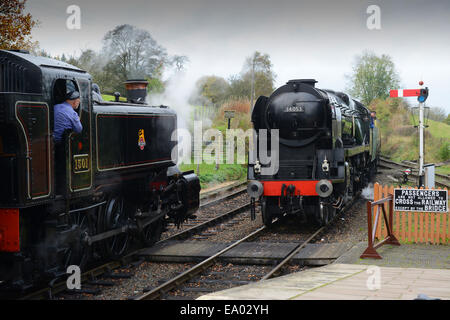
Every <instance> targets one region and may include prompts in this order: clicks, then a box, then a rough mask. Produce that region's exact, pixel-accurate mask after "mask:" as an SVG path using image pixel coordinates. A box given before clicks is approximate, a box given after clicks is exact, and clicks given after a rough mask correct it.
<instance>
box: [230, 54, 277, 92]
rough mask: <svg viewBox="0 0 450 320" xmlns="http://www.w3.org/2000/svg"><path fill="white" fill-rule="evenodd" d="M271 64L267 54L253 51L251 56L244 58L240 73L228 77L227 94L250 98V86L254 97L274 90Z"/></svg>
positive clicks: (273, 75) (273, 74)
mask: <svg viewBox="0 0 450 320" xmlns="http://www.w3.org/2000/svg"><path fill="white" fill-rule="evenodd" d="M272 66H273V65H272V62H271V61H270V56H269V55H268V54H262V53H260V52H258V51H255V53H254V54H253V55H252V56H250V57H247V58H246V60H245V63H244V66H243V68H242V71H241V73H240V74H239V75H235V76H232V77H230V79H229V81H230V89H229V92H228V95H229V96H234V97H247V98H249V99H250V98H251V96H252V87H253V92H254V98H257V97H259V96H261V95H270V94H271V93H272V92H273V90H274V86H273V83H274V81H275V73H274V72H273V71H272ZM252 82H253V86H252ZM255 100H256V99H255Z"/></svg>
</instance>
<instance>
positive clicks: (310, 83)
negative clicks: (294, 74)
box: [287, 79, 317, 87]
mask: <svg viewBox="0 0 450 320" xmlns="http://www.w3.org/2000/svg"><path fill="white" fill-rule="evenodd" d="M290 83H292V84H294V85H298V84H300V83H305V84H308V85H310V86H311V87H315V85H316V83H317V81H316V80H315V79H294V80H289V81H288V82H287V84H290Z"/></svg>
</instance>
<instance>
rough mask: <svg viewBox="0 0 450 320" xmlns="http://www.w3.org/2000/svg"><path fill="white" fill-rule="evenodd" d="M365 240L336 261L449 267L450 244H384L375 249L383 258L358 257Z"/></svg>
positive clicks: (391, 265) (414, 266) (365, 246)
mask: <svg viewBox="0 0 450 320" xmlns="http://www.w3.org/2000/svg"><path fill="white" fill-rule="evenodd" d="M366 248H367V242H360V243H358V244H357V245H355V246H354V247H353V248H352V249H351V250H349V251H347V252H346V253H344V254H343V255H342V256H340V257H339V258H338V259H337V260H336V263H352V264H364V265H377V266H385V267H402V268H409V267H411V268H433V269H450V246H448V245H432V244H402V245H401V246H393V245H389V244H385V245H383V246H381V247H380V248H378V249H377V252H378V254H380V255H381V256H382V257H383V259H380V260H378V259H360V258H359V257H360V256H361V254H362V253H363V252H364V250H365V249H366Z"/></svg>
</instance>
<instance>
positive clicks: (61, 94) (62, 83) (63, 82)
mask: <svg viewBox="0 0 450 320" xmlns="http://www.w3.org/2000/svg"><path fill="white" fill-rule="evenodd" d="M74 91H77V92H79V93H80V94H81V91H80V89H79V87H78V85H77V84H76V82H75V81H73V80H67V79H58V80H56V82H55V85H54V87H53V102H54V103H53V105H57V104H60V103H63V102H65V101H66V100H67V94H68V93H70V92H74ZM81 110H82V108H81V104H80V107H78V109H77V110H75V111H76V112H77V113H78V115H79V116H80V117H81V112H82V111H81Z"/></svg>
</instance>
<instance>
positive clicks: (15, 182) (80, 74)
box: [0, 50, 200, 290]
mask: <svg viewBox="0 0 450 320" xmlns="http://www.w3.org/2000/svg"><path fill="white" fill-rule="evenodd" d="M94 87H95V86H94ZM92 89H93V83H92V79H91V76H90V75H89V74H88V73H87V72H85V71H83V70H81V69H79V68H77V67H74V66H72V65H69V64H67V63H64V62H61V61H57V60H53V59H48V58H43V57H35V56H32V55H30V54H28V53H26V52H17V51H3V50H1V51H0V177H1V183H0V290H1V289H5V288H6V289H5V290H25V289H27V288H29V287H30V286H32V285H34V284H36V281H49V280H53V279H57V278H59V277H63V276H65V275H66V269H67V267H68V266H70V265H77V266H79V267H80V268H81V269H82V270H83V268H84V266H86V265H87V263H89V262H91V261H98V260H100V259H108V258H117V257H121V256H123V255H124V254H126V253H127V251H128V250H129V248H130V247H136V246H139V245H147V246H148V245H151V244H153V243H154V242H155V241H157V240H159V238H160V235H161V232H163V230H164V229H165V227H166V225H167V223H168V222H172V223H174V224H176V225H179V224H181V223H182V222H183V221H185V220H186V219H188V218H189V217H191V216H192V214H193V213H194V212H195V211H196V210H197V208H198V206H199V192H200V183H199V179H198V177H197V176H196V175H195V174H194V173H193V172H192V171H190V172H180V170H179V169H178V168H177V167H176V165H175V159H172V156H171V155H172V154H177V152H176V144H177V142H176V141H172V138H171V136H172V132H173V131H174V130H175V129H176V128H177V114H176V113H175V111H173V110H172V109H170V108H169V107H166V106H150V105H147V104H145V103H144V101H145V95H146V90H141V91H139V90H137V91H136V90H135V92H134V94H133V95H132V99H129V102H125V103H122V102H104V101H102V99H101V98H100V99H98V98H97V99H94V97H98V95H95V94H93V91H92ZM73 90H76V91H78V92H79V93H80V98H81V104H80V106H79V108H78V114H79V117H80V120H81V123H82V126H83V130H82V132H81V133H80V134H75V133H74V132H65V134H64V136H63V144H62V147H60V148H55V143H54V141H53V137H52V134H53V130H54V121H53V117H54V116H53V113H54V112H53V106H54V105H56V104H58V103H61V102H63V101H64V100H65V96H66V93H67V92H69V91H73ZM139 92H141V95H142V94H143V95H142V96H141V97H136V94H139ZM174 150H175V152H174Z"/></svg>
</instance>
